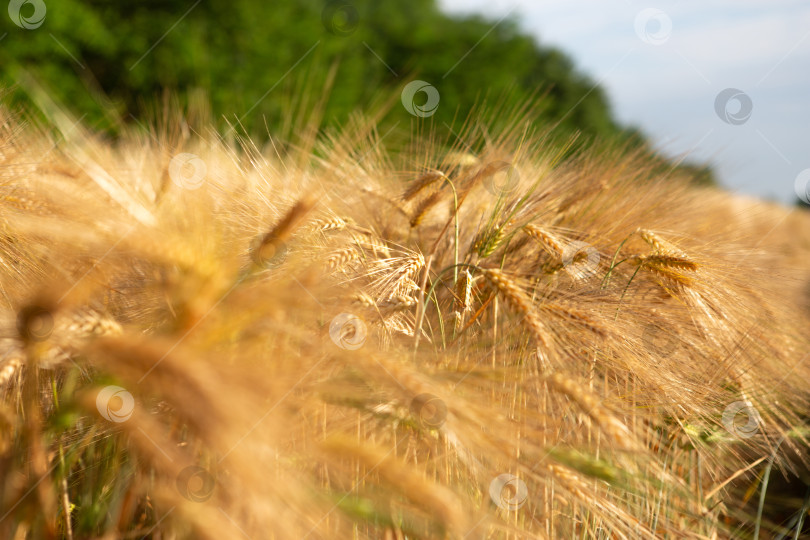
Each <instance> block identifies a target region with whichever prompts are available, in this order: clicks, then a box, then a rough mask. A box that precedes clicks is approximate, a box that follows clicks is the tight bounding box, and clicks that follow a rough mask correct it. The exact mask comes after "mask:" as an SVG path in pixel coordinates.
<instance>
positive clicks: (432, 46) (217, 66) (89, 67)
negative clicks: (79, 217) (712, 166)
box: [0, 0, 643, 144]
mask: <svg viewBox="0 0 810 540" xmlns="http://www.w3.org/2000/svg"><path fill="white" fill-rule="evenodd" d="M12 3H14V2H12ZM19 3H20V0H17V1H16V4H19ZM37 4H41V5H44V6H45V7H46V10H47V12H46V16H45V17H44V19H42V20H41V21H34V24H29V25H27V26H29V28H24V26H26V25H25V24H18V23H19V19H17V20H16V21H15V19H14V17H13V15H14V14H13V13H11V12H12V8H11V7H9V17H0V35H4V36H5V37H4V38H3V40H2V42H0V62H2V66H5V67H4V68H2V69H0V85H2V86H11V85H13V84H14V83H15V82H16V77H17V75H16V72H15V70H16V68H17V67H21V68H23V69H25V70H26V71H28V72H31V73H32V74H33V75H34V76H35V77H36V78H37V79H38V80H40V81H41V82H43V83H44V85H45V86H46V87H47V88H48V89H49V90H50V91H51V92H53V93H54V96H53V97H55V98H56V100H57V101H59V102H62V103H64V104H67V105H68V106H70V107H71V108H72V109H73V110H74V112H76V113H77V116H80V115H85V116H84V118H85V121H86V122H88V123H90V124H91V125H93V126H94V127H96V128H97V129H101V130H104V129H111V126H112V124H114V123H111V122H110V121H109V120H108V119H109V117H110V111H114V112H115V113H116V115H117V117H118V118H122V119H124V120H125V121H127V122H131V121H133V119H137V118H139V117H140V116H142V115H143V113H144V110H145V109H146V108H147V107H148V106H150V105H151V106H153V105H155V103H156V102H158V101H159V99H160V97H161V96H162V95H163V94H165V93H166V92H170V93H171V94H172V95H173V96H176V97H177V99H179V100H180V101H181V103H186V102H188V100H189V99H192V98H193V96H194V95H195V92H199V93H201V94H202V95H204V96H205V99H206V100H208V102H210V106H211V109H212V112H213V115H214V117H215V118H217V119H221V120H224V119H227V120H228V121H231V122H234V121H237V122H239V123H241V124H242V125H243V126H244V127H245V129H246V130H248V131H249V132H251V131H252V132H253V133H257V132H260V131H263V130H264V129H265V125H266V126H267V127H268V128H269V129H270V131H271V132H273V131H276V130H277V129H280V128H281V126H282V125H283V124H284V122H285V120H287V119H289V116H290V113H291V112H295V109H296V107H300V106H301V104H302V102H305V103H309V104H312V103H315V102H317V100H318V96H314V97H313V94H317V93H320V91H321V89H327V94H328V99H327V100H326V101H325V103H324V104H323V117H324V119H325V120H326V121H327V122H334V123H342V122H344V121H345V120H346V119H347V118H348V117H349V115H350V114H351V113H352V112H353V111H357V110H361V111H363V110H366V109H367V108H368V107H370V106H371V105H372V104H374V103H382V102H385V101H387V100H391V101H393V102H396V101H398V100H399V98H400V91H401V89H402V88H403V87H404V86H405V85H406V84H407V83H408V82H410V81H412V80H421V81H424V82H426V83H428V84H430V85H432V86H433V87H434V88H435V89H436V93H437V94H438V96H439V98H440V102H439V105H438V107H437V108H436V109H435V114H431V116H432V118H431V121H432V122H433V123H434V125H437V126H442V125H451V124H453V121H454V119H456V120H458V119H463V118H464V117H465V116H466V115H467V114H469V113H470V111H471V110H473V108H474V107H475V106H476V104H479V103H481V102H483V101H498V100H500V102H501V103H503V104H505V105H506V106H508V105H510V104H520V103H525V102H526V101H527V100H529V99H532V98H536V97H537V96H539V95H543V99H542V106H541V107H540V108H539V111H538V113H537V120H539V121H542V122H544V125H547V126H554V129H555V131H556V132H557V133H558V134H559V135H561V136H567V135H569V134H571V133H573V132H578V133H582V134H585V135H586V136H588V137H589V138H599V139H600V140H619V141H628V140H637V141H641V142H640V143H639V144H643V137H642V136H640V135H639V133H638V132H637V131H636V130H633V129H629V128H627V127H624V126H621V125H619V124H618V123H617V122H616V121H615V120H614V117H613V115H612V113H611V110H610V107H609V104H608V100H607V98H606V96H605V94H604V92H603V90H602V88H601V87H599V86H598V85H596V84H595V83H594V81H593V80H591V79H590V78H589V77H587V76H586V75H584V74H582V73H580V72H578V71H577V70H576V69H575V68H574V66H573V63H572V61H571V59H570V58H569V57H568V56H567V55H565V54H564V53H563V52H561V51H560V50H558V49H556V48H553V47H549V46H544V45H541V44H539V43H538V42H537V40H536V39H535V38H534V37H532V36H530V35H528V34H526V33H525V32H523V31H521V30H520V28H519V26H518V24H517V21H516V20H514V19H510V18H506V19H504V20H500V21H499V20H492V19H487V18H484V17H481V16H464V17H462V16H451V15H448V14H445V13H443V12H442V11H440V10H439V7H438V5H437V2H436V1H435V0H410V1H408V2H402V1H400V0H331V1H328V2H325V1H323V0H298V1H292V2H290V1H288V2H262V1H258V0H197V1H195V0H182V1H181V0H160V1H157V0H146V1H144V0H137V1H136V0H47V1H46V0H25V3H23V4H22V5H21V6H20V13H19V15H18V17H21V18H22V19H23V22H24V21H25V19H26V18H28V20H29V21H30V20H31V18H32V17H33V16H34V14H35V13H36V11H37ZM40 7H41V6H40ZM32 26H34V27H32ZM306 96H308V98H306ZM305 98H306V99H305ZM425 98H426V94H425V93H424V92H422V93H419V94H417V95H416V96H415V97H414V99H415V100H416V103H417V104H420V103H419V100H420V99H422V100H424V99H425ZM21 99H24V98H21ZM307 99H308V101H307ZM432 112H433V111H431V113H432ZM411 119H413V117H412V116H411V115H410V113H409V112H408V111H407V110H405V107H391V112H390V114H389V115H388V117H387V120H388V121H390V122H391V123H393V122H395V121H410V120H411Z"/></svg>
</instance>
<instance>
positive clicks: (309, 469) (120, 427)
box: [0, 113, 810, 539]
mask: <svg viewBox="0 0 810 540" xmlns="http://www.w3.org/2000/svg"><path fill="white" fill-rule="evenodd" d="M52 117H53V121H54V125H55V126H56V129H50V130H43V129H38V128H36V127H35V126H33V125H26V124H25V123H23V122H20V121H18V120H17V119H14V118H11V117H10V116H9V115H8V114H6V115H5V116H4V117H3V118H2V122H3V126H2V130H3V131H2V134H1V135H0V178H1V179H2V182H0V186H1V187H0V206H1V207H2V210H0V224H1V225H2V236H0V266H1V268H2V270H1V273H0V286H1V287H2V291H1V292H2V310H3V320H2V332H3V335H2V340H0V354H2V360H0V397H2V403H1V404H0V405H2V407H1V408H0V426H2V431H0V479H2V483H0V537H2V538H19V539H23V538H88V537H96V538H135V537H137V538H140V537H146V538H242V537H245V538H274V539H302V538H329V539H332V538H390V539H393V538H399V539H404V538H470V539H472V538H493V539H494V538H515V539H517V538H653V537H668V538H684V537H694V538H748V537H754V536H759V537H761V538H765V537H775V536H778V535H780V534H783V535H785V536H784V537H788V538H793V537H796V538H798V537H800V535H801V534H806V533H802V532H801V531H802V530H803V529H804V516H805V514H806V513H807V509H808V500H809V499H808V497H807V494H808V491H807V485H809V484H810V473H808V457H810V456H808V451H807V450H808V447H807V444H808V440H807V437H808V434H810V431H808V428H807V424H806V423H807V421H808V417H807V411H808V402H810V393H808V388H807V380H808V377H809V376H810V362H808V361H807V358H806V355H807V354H808V351H809V350H810V349H809V348H808V344H810V336H808V333H807V329H808V328H809V327H810V324H809V323H810V316H809V312H808V283H810V262H808V261H809V259H808V254H810V234H808V231H809V230H810V219H808V217H807V216H806V215H802V213H801V212H800V211H795V212H791V211H789V210H787V209H784V208H781V207H778V206H776V205H769V204H765V203H761V202H756V201H749V200H745V199H743V198H741V197H736V196H732V195H730V194H727V193H724V192H721V191H719V190H710V189H699V188H696V187H692V186H690V185H689V184H688V182H686V181H685V180H684V179H682V178H677V177H676V176H677V174H675V173H673V174H661V173H659V172H655V170H654V169H653V168H651V167H649V166H648V165H647V164H646V163H645V162H644V160H643V159H640V158H639V157H637V156H635V155H633V153H632V152H626V151H619V150H605V149H602V150H600V151H596V150H594V151H590V152H571V151H569V149H568V148H565V147H560V146H559V145H552V144H551V143H550V142H549V139H548V138H547V137H546V136H545V135H544V133H543V132H542V131H533V130H532V129H531V128H530V126H528V125H527V123H526V122H524V121H522V120H520V117H519V116H518V117H516V118H517V119H516V120H515V121H514V122H505V121H501V122H500V123H496V122H493V123H491V124H488V123H486V122H484V123H482V124H478V123H475V122H468V123H467V124H465V126H463V127H462V128H459V129H458V130H457V131H458V133H457V135H456V136H455V137H454V138H452V139H450V140H436V139H435V138H431V137H430V136H429V135H423V134H422V133H423V132H422V130H417V131H416V134H415V135H414V136H413V138H412V140H411V141H410V142H407V141H406V142H405V143H403V144H399V145H397V146H396V147H394V146H393V145H392V146H391V147H387V146H386V141H384V140H382V137H381V136H380V135H379V134H378V133H377V132H376V130H375V129H374V126H373V124H369V123H364V122H357V123H355V124H352V125H349V126H347V127H345V128H344V129H343V130H342V131H341V132H339V133H333V134H328V133H327V134H324V135H321V136H318V137H314V136H313V137H311V138H307V137H302V140H301V141H297V142H296V143H295V144H290V143H286V144H285V143H284V142H282V141H275V140H273V141H271V142H270V143H269V144H267V145H266V146H265V147H263V148H257V147H256V146H254V145H253V144H251V143H250V142H249V141H247V140H244V139H239V138H237V137H235V136H234V135H233V132H231V133H230V134H225V135H218V134H216V133H213V132H207V131H195V130H192V129H189V127H188V125H187V124H185V123H183V122H182V121H180V120H178V121H176V122H175V123H174V124H173V125H174V126H176V128H175V129H171V130H163V131H157V132H150V133H145V132H143V131H138V132H133V133H132V134H130V135H127V136H125V137H124V138H123V140H121V141H118V142H116V143H110V142H105V141H102V140H99V139H96V138H93V137H92V136H90V135H88V134H86V133H83V132H82V131H81V128H80V127H78V125H75V124H74V121H73V120H72V119H68V118H66V117H62V116H61V115H60V114H56V113H54V114H53V115H52ZM178 156H181V158H180V159H179V161H178ZM794 535H795V536H794Z"/></svg>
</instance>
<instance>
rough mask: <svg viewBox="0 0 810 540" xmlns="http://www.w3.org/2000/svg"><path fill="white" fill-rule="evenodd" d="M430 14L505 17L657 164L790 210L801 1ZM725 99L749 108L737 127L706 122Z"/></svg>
mask: <svg viewBox="0 0 810 540" xmlns="http://www.w3.org/2000/svg"><path fill="white" fill-rule="evenodd" d="M440 3H441V5H442V6H443V7H444V8H445V10H446V11H449V12H454V13H470V12H477V13H485V14H487V15H489V16H490V17H492V18H494V19H495V20H497V19H500V18H501V17H503V16H504V15H506V14H507V13H511V16H514V17H515V18H516V19H517V20H518V21H519V23H520V25H521V26H522V27H523V29H524V30H526V31H527V32H530V33H532V34H533V35H535V36H536V37H537V39H538V41H539V42H540V43H541V44H547V45H554V46H557V47H559V48H561V49H562V50H564V51H566V52H567V53H569V55H570V56H571V57H572V58H573V59H574V61H575V63H576V65H577V67H578V68H579V69H580V70H581V71H583V72H585V73H587V74H588V75H590V76H591V78H593V79H594V80H595V81H599V82H600V83H601V84H602V86H604V87H605V89H606V90H607V93H608V97H609V99H610V102H611V105H612V107H613V110H614V112H615V114H616V116H617V117H618V118H619V120H620V121H622V122H625V123H628V124H633V125H637V126H639V127H641V129H642V130H643V131H644V132H645V133H647V134H648V135H650V136H651V137H652V139H653V140H654V141H655V143H656V146H657V147H658V148H660V149H662V150H663V151H664V152H665V153H667V154H669V155H673V156H680V155H683V154H684V153H687V152H689V153H690V155H691V156H692V157H695V158H698V159H703V160H709V161H710V162H711V163H713V164H714V165H715V168H716V171H717V173H718V176H719V179H720V181H721V182H722V183H723V184H724V185H725V186H727V187H728V188H729V189H731V190H734V191H738V192H741V193H746V194H751V195H755V196H759V197H767V198H773V199H778V200H780V201H782V202H786V203H792V202H793V200H794V199H795V193H794V184H795V180H796V177H797V175H798V174H799V173H800V172H801V171H802V170H804V169H808V168H810V1H808V0H801V1H800V0H711V1H707V2H696V1H691V2H687V1H681V2H638V1H630V0H568V1H563V0H555V1H532V0H485V1H484V0H440ZM644 10H658V11H644ZM640 13H641V14H642V15H639V14H640ZM647 13H649V14H653V15H656V14H658V15H659V16H657V18H656V17H653V18H652V19H651V18H650V17H646V18H645V17H644V15H645V14H647ZM661 13H663V17H661V16H660V14H661ZM637 19H638V20H637ZM645 20H646V21H649V22H647V24H646V25H645V24H644V21H645ZM667 21H671V31H667V30H668V28H667V24H668V23H667ZM662 25H663V26H662ZM636 27H638V28H639V31H640V32H642V35H643V36H644V37H646V39H647V41H646V42H645V40H644V39H642V37H640V36H639V34H638V33H637V31H636ZM644 31H646V34H643V32H644ZM656 41H658V42H660V43H658V44H655V43H651V42H656ZM460 67H461V66H460ZM726 88H736V89H739V90H741V91H742V92H744V93H745V94H746V95H747V96H749V97H750V101H751V104H752V110H751V114H750V117H749V118H748V119H747V120H746V121H745V122H743V123H739V124H737V125H734V124H729V123H726V122H724V121H723V120H721V119H720V117H719V116H718V114H717V113H716V111H715V99H716V97H717V95H718V94H719V93H720V92H721V91H723V90H725V89H726ZM739 107H740V104H739V102H737V101H734V100H732V101H731V102H729V105H728V107H727V108H726V109H725V110H726V111H727V113H728V114H729V115H731V116H734V115H735V113H737V112H738V110H739Z"/></svg>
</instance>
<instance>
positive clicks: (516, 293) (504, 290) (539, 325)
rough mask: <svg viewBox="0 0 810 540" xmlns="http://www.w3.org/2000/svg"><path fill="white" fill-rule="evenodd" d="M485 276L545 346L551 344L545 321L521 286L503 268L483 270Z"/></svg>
mask: <svg viewBox="0 0 810 540" xmlns="http://www.w3.org/2000/svg"><path fill="white" fill-rule="evenodd" d="M482 272H483V274H484V277H485V278H486V279H487V281H489V282H490V283H491V284H492V285H493V286H494V287H495V289H496V290H497V291H498V292H499V293H500V294H502V295H503V297H504V298H506V300H507V301H508V302H509V304H511V306H512V307H513V308H514V309H515V310H516V311H517V312H518V313H520V314H521V315H522V317H523V319H522V320H523V321H524V322H525V323H526V325H527V326H528V327H529V328H530V329H531V330H532V333H533V334H534V336H535V338H537V340H538V341H539V342H540V343H541V344H542V345H544V346H548V345H549V344H550V340H549V337H548V333H547V330H546V327H545V325H544V324H543V321H542V320H540V317H539V315H538V314H537V312H536V311H535V310H534V307H533V306H532V303H531V301H530V300H529V298H528V297H527V296H526V295H525V294H524V293H523V291H521V290H520V287H518V285H517V284H516V283H515V282H514V280H512V279H511V278H510V277H509V276H507V275H506V274H504V273H503V272H502V271H501V270H498V269H496V268H490V269H485V270H482Z"/></svg>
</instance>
